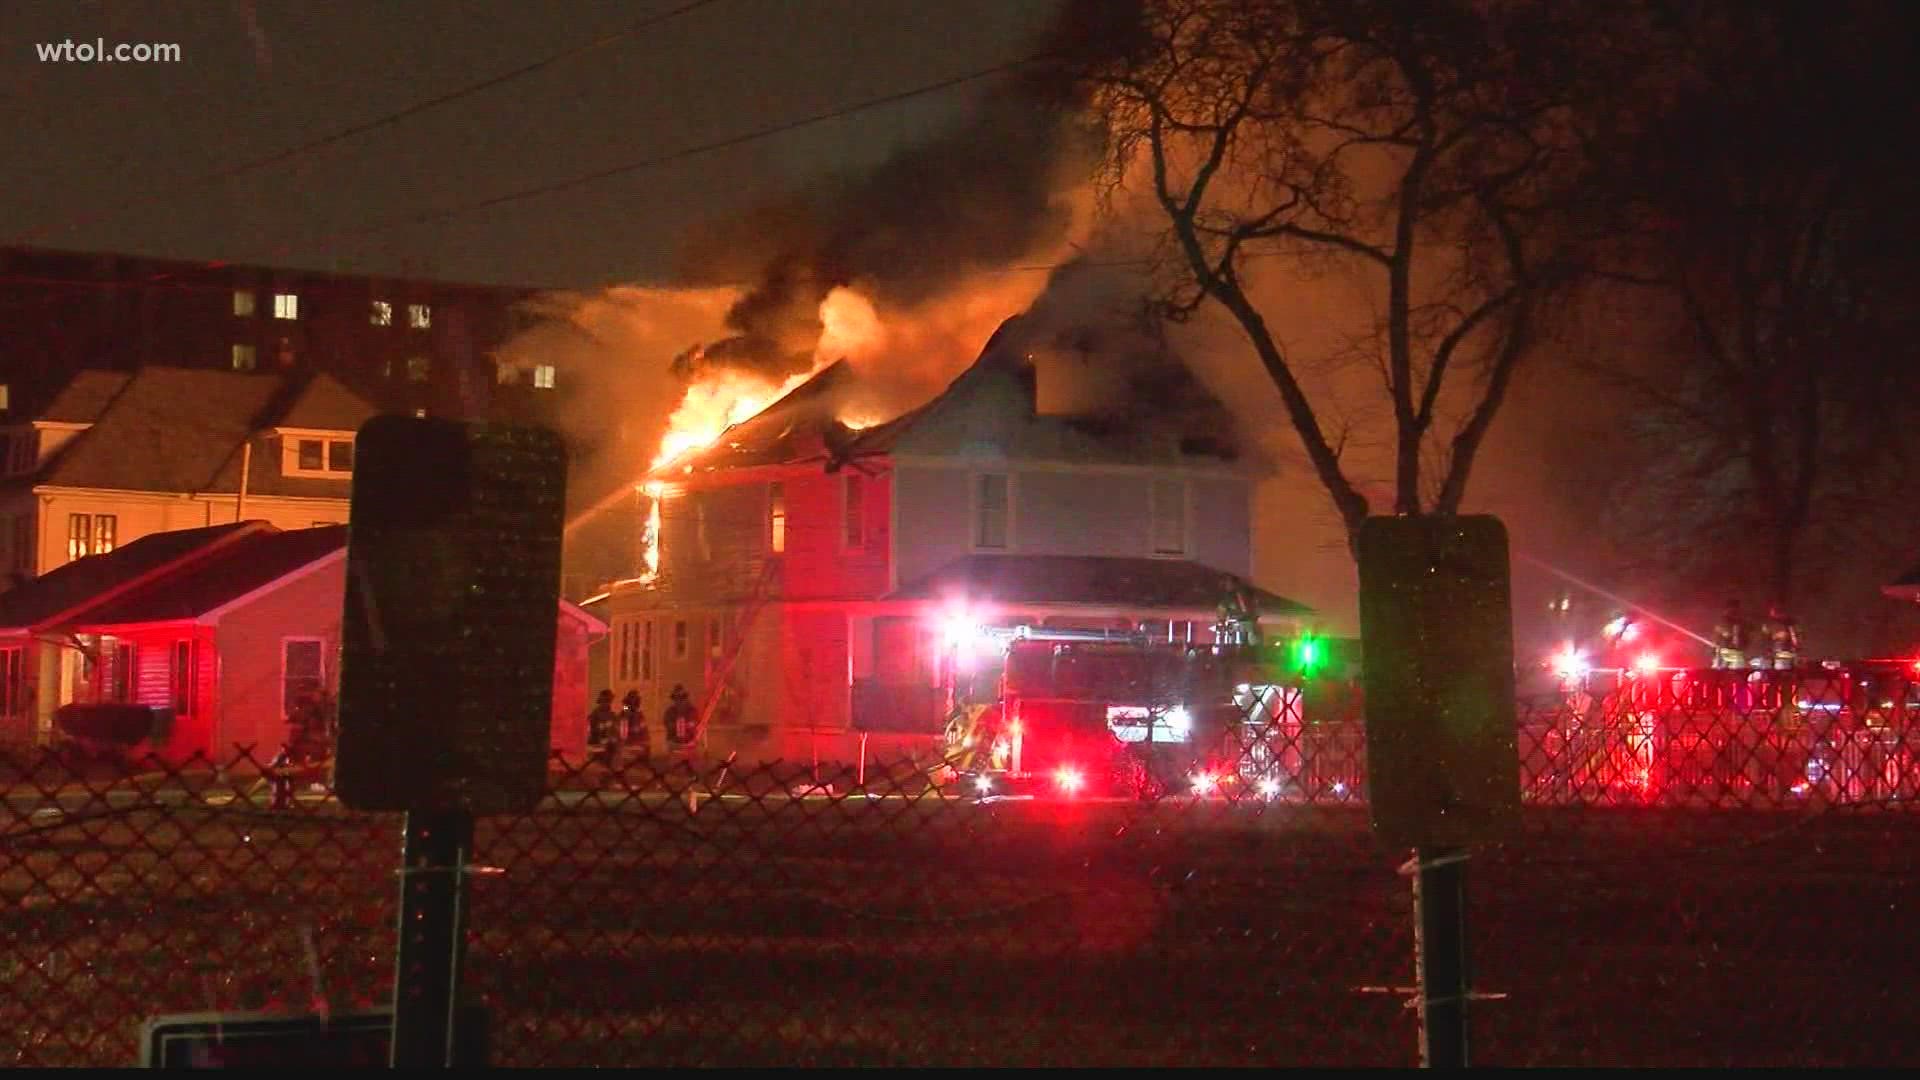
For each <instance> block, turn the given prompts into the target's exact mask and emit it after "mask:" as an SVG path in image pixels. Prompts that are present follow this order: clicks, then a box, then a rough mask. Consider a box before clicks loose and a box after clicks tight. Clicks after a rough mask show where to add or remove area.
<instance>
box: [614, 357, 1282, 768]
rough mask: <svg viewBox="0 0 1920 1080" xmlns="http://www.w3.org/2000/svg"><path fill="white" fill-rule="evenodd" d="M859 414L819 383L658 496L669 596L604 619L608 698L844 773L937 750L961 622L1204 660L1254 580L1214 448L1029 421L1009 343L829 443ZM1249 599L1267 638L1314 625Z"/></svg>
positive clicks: (1248, 547)
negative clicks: (1178, 645)
mask: <svg viewBox="0 0 1920 1080" xmlns="http://www.w3.org/2000/svg"><path fill="white" fill-rule="evenodd" d="M860 393H861V390H860V388H859V387H858V386H857V382H856V377H855V375H854V373H853V371H852V369H850V368H849V367H847V366H846V365H845V364H839V365H835V366H833V367H830V368H827V369H826V370H824V371H822V372H820V373H819V374H818V375H816V376H815V377H814V378H812V379H811V380H809V381H808V382H806V383H804V384H802V385H801V386H799V387H798V388H796V389H795V390H793V391H792V392H791V393H789V394H788V395H787V396H786V397H784V398H782V399H781V400H780V401H778V402H776V403H774V404H773V405H771V406H769V407H768V408H767V409H766V410H764V411H763V412H761V413H760V414H759V415H758V416H755V417H754V418H752V419H749V420H747V421H745V422H744V423H741V424H739V425H736V426H735V427H733V428H730V429H729V430H728V431H726V432H725V433H724V434H722V435H721V437H720V438H719V439H718V440H717V441H716V442H715V443H714V444H713V445H712V446H710V447H708V448H706V449H705V450H703V451H699V452H696V453H694V454H692V455H690V456H688V457H686V458H684V459H682V460H678V461H675V462H673V463H672V464H670V465H669V466H668V467H667V468H666V469H665V470H664V471H663V472H660V473H657V474H656V475H655V477H654V478H653V480H654V482H655V483H656V484H658V485H660V490H661V500H660V520H661V529H660V567H659V573H658V575H657V577H655V578H653V579H652V580H645V579H636V580H630V581H624V582H619V583H616V584H615V585H614V587H613V589H612V594H611V595H610V596H609V597H608V598H607V599H606V600H605V601H604V604H605V607H606V610H607V616H606V617H607V621H608V623H609V625H610V626H611V628H612V630H611V634H610V636H609V639H608V642H609V655H610V664H609V667H610V668H611V670H610V673H609V681H610V683H611V686H610V688H611V689H612V690H613V691H614V693H615V694H616V695H620V694H624V692H625V691H626V690H627V689H629V688H636V687H637V688H639V689H640V690H641V692H642V694H643V697H644V700H645V702H646V707H647V710H648V713H649V715H651V716H658V715H659V709H660V708H661V707H662V705H663V704H664V701H665V696H666V693H667V692H668V690H669V689H670V688H671V687H672V686H674V685H675V684H682V685H684V686H685V687H686V688H687V690H688V691H689V693H690V694H691V695H692V696H693V698H694V700H695V701H696V702H705V701H707V700H708V699H709V698H710V697H711V700H712V703H713V704H712V720H711V722H710V727H709V736H710V744H711V745H715V746H718V747H720V748H723V749H748V750H751V751H753V752H758V753H766V754H770V755H774V754H777V755H781V756H786V757H798V758H803V759H804V758H805V757H807V756H808V755H809V754H815V753H817V754H819V755H821V756H831V757H837V758H840V759H843V760H844V759H846V758H849V757H850V756H851V755H852V754H853V753H855V752H857V748H858V747H859V746H860V745H861V744H862V742H863V738H862V737H863V736H865V740H864V741H865V744H866V745H867V748H868V752H870V753H871V752H875V751H880V752H887V751H891V750H893V749H898V748H900V747H905V746H914V745H921V744H924V743H925V742H926V740H927V739H928V738H930V737H931V736H933V735H935V734H937V733H938V732H939V731H940V730H941V726H942V723H943V721H944V719H945V712H944V709H945V706H944V701H943V695H942V693H941V690H940V686H941V683H942V663H943V659H942V657H943V654H944V653H945V652H946V649H945V646H944V643H943V632H942V626H943V625H944V624H947V623H950V622H952V621H954V620H956V619H961V620H968V621H977V622H985V623H992V624H1015V625H1017V624H1021V623H1027V624H1039V623H1042V622H1045V623H1047V624H1050V625H1060V626H1073V627H1081V628H1109V629H1112V628H1120V627H1127V628H1135V627H1138V626H1140V625H1141V624H1146V625H1148V626H1149V627H1151V628H1152V629H1153V632H1154V633H1162V632H1164V633H1167V634H1169V635H1171V636H1173V637H1175V638H1178V639H1180V640H1183V641H1184V640H1189V639H1191V640H1193V641H1197V642H1207V641H1210V640H1211V635H1212V624H1213V622H1214V620H1215V619H1216V617H1217V612H1218V605H1219V603H1220V601H1221V600H1222V598H1223V597H1224V595H1225V592H1226V589H1225V586H1224V579H1226V578H1228V577H1231V578H1232V579H1233V581H1234V582H1235V583H1236V584H1244V579H1245V577H1246V575H1247V573H1248V572H1249V567H1250V563H1251V561H1252V541H1251V522H1250V514H1251V494H1252V481H1253V476H1252V475H1251V472H1250V470H1249V469H1248V468H1247V467H1245V466H1244V465H1243V464H1242V463H1240V462H1238V461H1236V460H1235V459H1234V457H1233V455H1232V454H1231V452H1230V451H1226V450H1224V449H1223V448H1222V447H1221V446H1220V445H1219V444H1218V441H1217V440H1215V439H1210V438H1206V437H1193V436H1183V435H1182V434H1181V433H1178V432H1165V431H1160V432H1156V431H1148V430H1144V429H1141V428H1137V427H1136V428H1134V429H1130V430H1113V427H1112V425H1102V424H1099V423H1096V422H1093V421H1090V420H1085V419H1073V418H1066V417H1057V416H1046V415H1040V414H1038V412H1037V410H1036V402H1035V386H1034V373H1033V369H1032V366H1031V364H1030V363H1029V362H1028V361H1027V359H1026V357H1025V356H1024V354H1023V353H1022V352H1020V350H1019V349H1017V348H1016V347H1015V346H1014V345H1013V344H1011V338H1010V335H1009V331H1008V328H1006V327H1003V328H1002V330H1001V332H1000V333H998V334H996V335H995V338H994V340H993V341H992V342H989V344H988V346H987V348H986V350H985V351H984V352H983V353H982V355H981V357H980V359H979V360H978V361H976V362H975V364H974V365H973V366H972V367H971V368H969V369H968V370H967V371H966V372H965V373H964V374H962V375H961V376H960V377H959V378H958V379H957V380H955V381H954V383H953V384H952V385H951V386H950V387H948V389H947V390H946V391H945V392H944V393H942V394H941V395H940V396H939V397H937V398H935V399H934V400H933V401H931V402H929V403H927V404H926V405H923V406H921V407H920V408H917V409H915V410H913V411H911V412H909V413H906V414H905V415H903V416H900V417H898V418H897V419H895V420H892V421H889V422H887V423H884V424H880V425H877V426H873V427H868V428H865V429H860V430H855V429H853V428H850V427H848V426H846V425H845V424H842V423H840V422H839V420H838V419H837V417H838V415H839V414H840V413H841V411H842V410H847V411H849V412H852V411H854V409H853V406H854V405H855V404H856V403H857V401H858V396H859V394H860ZM1254 593H1255V595H1256V596H1257V597H1258V599H1259V601H1260V604H1261V605H1262V615H1263V617H1265V618H1267V619H1269V620H1272V622H1270V626H1271V628H1272V629H1275V630H1284V629H1285V627H1284V626H1282V625H1280V624H1282V623H1290V622H1292V621H1293V620H1297V619H1299V618H1300V617H1301V616H1303V615H1305V614H1306V613H1307V612H1306V609H1305V608H1302V607H1301V606H1299V605H1297V604H1294V603H1292V602H1290V601H1286V600H1283V599H1281V598H1280V597H1277V596H1273V595H1272V594H1269V593H1263V592H1259V591H1258V590H1254ZM596 606H598V605H596Z"/></svg>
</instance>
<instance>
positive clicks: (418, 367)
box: [407, 356, 433, 382]
mask: <svg viewBox="0 0 1920 1080" xmlns="http://www.w3.org/2000/svg"><path fill="white" fill-rule="evenodd" d="M432 370H433V361H431V360H429V359H427V358H426V357H424V356H409V357H407V378H408V380H409V381H412V382H426V381H427V375H428V374H430V373H431V372H432Z"/></svg>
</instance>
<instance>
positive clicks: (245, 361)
mask: <svg viewBox="0 0 1920 1080" xmlns="http://www.w3.org/2000/svg"><path fill="white" fill-rule="evenodd" d="M259 363H260V354H259V352H258V351H257V350H255V349H254V347H253V346H251V345H238V344H236V345H235V346H234V347H233V370H235V371H252V370H253V369H254V367H255V366H257V365H258V364H259Z"/></svg>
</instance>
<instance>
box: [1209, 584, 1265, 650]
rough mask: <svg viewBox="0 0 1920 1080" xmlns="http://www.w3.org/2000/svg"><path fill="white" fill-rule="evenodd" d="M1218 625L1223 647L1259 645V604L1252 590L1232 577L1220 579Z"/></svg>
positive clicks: (1218, 633)
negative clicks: (1220, 594)
mask: <svg viewBox="0 0 1920 1080" xmlns="http://www.w3.org/2000/svg"><path fill="white" fill-rule="evenodd" d="M1221 589H1222V596H1221V598H1220V623H1219V627H1218V629H1217V630H1216V634H1217V636H1218V640H1219V641H1220V643H1221V644H1223V645H1258V644H1260V623H1259V616H1258V614H1257V613H1258V611H1259V603H1258V601H1256V600H1255V599H1254V597H1253V590H1251V589H1249V588H1247V587H1246V586H1245V585H1243V584H1241V583H1240V581H1239V580H1238V579H1236V578H1234V577H1233V576H1232V575H1228V576H1227V577H1225V578H1222V579H1221Z"/></svg>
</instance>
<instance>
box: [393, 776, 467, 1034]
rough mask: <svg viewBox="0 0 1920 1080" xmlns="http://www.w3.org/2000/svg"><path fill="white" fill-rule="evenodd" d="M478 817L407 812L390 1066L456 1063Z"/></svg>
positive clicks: (450, 812)
mask: <svg viewBox="0 0 1920 1080" xmlns="http://www.w3.org/2000/svg"><path fill="white" fill-rule="evenodd" d="M472 848H473V815H472V814H469V813H467V812H466V811H464V810H445V811H439V812H431V811H429V812H414V813H409V814H408V815H407V825H406V839H405V843H404V847H403V851H402V855H401V869H400V950H399V952H400V955H399V960H398V964H397V971H396V975H395V979H394V994H393V1053H392V1064H393V1067H394V1068H396V1069H399V1068H440V1067H442V1066H447V1065H452V1064H453V1063H454V1060H455V1057H454V1055H455V1047H456V1042H457V1039H456V1033H457V1032H458V1030H459V1025H458V1017H457V1015H456V1010H457V1009H458V1008H459V1004H460V1002H459V988H460V976H461V968H462V967H463V966H464V965H465V963H466V953H467V947H466V941H467V881H466V876H467V858H468V853H469V852H470V851H471V850H472Z"/></svg>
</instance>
